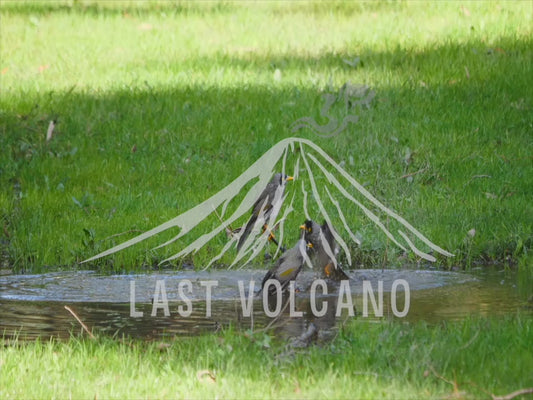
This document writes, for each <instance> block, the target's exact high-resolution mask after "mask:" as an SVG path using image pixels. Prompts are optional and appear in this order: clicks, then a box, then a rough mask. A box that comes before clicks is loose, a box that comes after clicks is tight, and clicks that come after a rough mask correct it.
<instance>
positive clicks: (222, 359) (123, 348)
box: [0, 316, 533, 399]
mask: <svg viewBox="0 0 533 400" xmlns="http://www.w3.org/2000/svg"><path fill="white" fill-rule="evenodd" d="M532 341H533V319H531V318H527V317H519V316H510V317H507V318H505V319H504V320H503V321H502V320H498V319H492V320H491V319H488V320H487V319H469V320H464V321H461V322H449V323H443V324H439V325H427V324H424V323H417V324H414V325H410V324H400V323H388V322H385V323H369V322H366V321H354V322H353V323H352V324H350V325H349V326H347V327H345V328H344V329H343V330H342V331H341V333H340V334H339V335H338V336H337V337H336V339H335V340H334V341H333V342H331V343H328V344H323V345H322V346H311V347H310V348H307V349H291V348H290V347H286V344H285V343H283V342H280V341H278V340H275V339H273V340H271V339H270V337H269V336H266V335H265V334H255V335H253V336H249V335H246V334H242V333H241V334H239V333H236V332H234V331H232V330H231V329H230V330H227V331H223V332H222V333H220V334H218V335H209V336H201V337H195V338H176V339H175V340H173V341H170V342H142V341H135V340H129V339H125V340H121V341H117V340H111V339H109V338H105V337H99V338H97V340H94V341H93V340H90V339H71V340H70V341H67V342H57V341H48V342H41V341H37V342H31V343H28V342H22V341H19V342H15V344H14V345H13V344H9V345H8V344H7V343H1V342H0V345H2V346H0V369H1V372H2V373H1V374H0V396H1V397H2V398H52V397H53V398H70V397H72V398H215V397H216V398H244V397H246V398H320V399H322V398H395V399H396V398H417V399H418V398H428V397H429V398H444V397H447V396H450V397H451V396H454V395H458V396H460V397H461V398H488V397H490V394H495V395H504V394H508V393H510V392H513V391H515V390H518V389H522V388H526V387H529V386H531V382H532V375H531V371H532V369H533V355H532V354H531V351H530V347H531V343H532ZM265 346H268V347H265ZM202 371H209V372H210V373H211V374H212V375H213V376H214V379H215V382H212V380H211V379H210V378H209V377H208V376H206V375H203V376H202V378H201V379H199V378H198V373H201V372H202ZM200 375H202V374H200ZM447 381H448V382H447ZM454 382H455V384H456V387H457V389H454V385H453V383H454Z"/></svg>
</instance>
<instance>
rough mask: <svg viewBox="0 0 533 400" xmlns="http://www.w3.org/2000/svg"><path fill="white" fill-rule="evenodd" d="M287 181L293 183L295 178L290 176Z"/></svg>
mask: <svg viewBox="0 0 533 400" xmlns="http://www.w3.org/2000/svg"><path fill="white" fill-rule="evenodd" d="M285 180H286V181H293V180H294V178H293V177H292V176H288V177H287V179H285Z"/></svg>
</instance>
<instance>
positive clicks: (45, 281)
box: [0, 270, 532, 339]
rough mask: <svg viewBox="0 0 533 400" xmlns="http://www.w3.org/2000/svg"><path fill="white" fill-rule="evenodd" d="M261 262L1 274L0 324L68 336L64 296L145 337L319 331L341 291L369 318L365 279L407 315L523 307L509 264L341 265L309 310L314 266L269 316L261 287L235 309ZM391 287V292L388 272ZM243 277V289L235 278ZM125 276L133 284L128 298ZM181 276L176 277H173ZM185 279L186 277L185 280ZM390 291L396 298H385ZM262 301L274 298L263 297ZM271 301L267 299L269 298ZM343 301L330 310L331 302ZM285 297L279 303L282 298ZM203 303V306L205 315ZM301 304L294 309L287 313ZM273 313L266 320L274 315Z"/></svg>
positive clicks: (329, 327) (387, 307) (13, 332)
mask: <svg viewBox="0 0 533 400" xmlns="http://www.w3.org/2000/svg"><path fill="white" fill-rule="evenodd" d="M265 272H266V271H264V270H253V271H246V270H237V271H213V272H195V271H170V272H168V273H165V272H160V273H154V274H138V275H99V274H97V273H95V272H92V271H77V272H54V273H48V274H40V275H4V276H0V333H3V335H4V337H6V338H11V337H14V336H19V337H20V338H25V339H33V338H36V337H52V336H55V337H60V338H68V337H69V336H70V332H74V333H77V332H81V327H80V325H79V324H78V322H77V321H76V320H75V319H74V318H73V316H72V315H71V314H70V313H69V312H68V311H67V310H66V309H65V308H64V306H69V307H70V308H71V309H72V310H73V311H74V312H75V313H76V314H77V315H78V316H79V318H80V319H81V320H82V321H83V322H84V323H85V324H86V325H87V326H88V327H90V328H92V329H93V330H95V331H98V332H102V333H105V334H109V335H119V336H121V335H128V336H132V337H139V338H145V339H152V338H160V337H164V336H166V335H171V336H174V335H182V336H190V335H196V334H200V333H203V332H212V331H216V330H217V329H220V327H222V326H227V325H228V324H230V323H231V324H233V325H235V326H237V327H239V328H242V329H249V328H251V327H253V328H254V329H261V328H263V327H265V326H267V325H269V324H272V328H273V329H274V332H275V333H276V334H277V335H279V336H281V337H288V336H297V335H300V334H301V333H302V332H303V331H304V330H305V328H306V326H307V325H308V324H309V322H313V323H314V324H315V325H316V326H317V327H318V331H319V335H322V336H323V337H324V338H326V339H327V337H328V336H331V335H333V334H334V332H335V329H336V326H337V324H338V323H339V322H340V321H343V320H344V319H346V318H350V315H349V311H348V310H349V309H350V307H349V304H348V302H349V299H351V300H352V302H353V305H354V308H355V310H356V312H355V318H371V319H375V320H378V319H380V317H377V316H376V315H375V312H374V308H373V307H372V302H371V300H370V298H369V301H368V302H367V303H368V311H369V315H368V316H366V317H365V316H363V315H362V311H363V309H364V307H363V299H364V297H366V296H364V293H363V287H364V283H363V282H365V281H366V282H367V283H366V284H369V285H370V286H371V288H372V290H373V292H374V296H375V299H376V303H377V304H379V301H378V287H379V286H378V285H379V282H382V285H383V317H381V318H395V319H403V320H406V321H418V320H425V321H427V322H429V323H434V322H438V321H441V320H455V319H461V318H465V317H467V316H469V315H484V316H488V315H501V314H506V313H515V312H517V311H520V312H526V313H531V303H530V302H529V303H528V298H529V297H530V296H531V294H532V293H531V290H529V293H525V294H524V293H520V290H518V288H517V281H518V280H517V278H516V274H512V273H509V272H498V271H492V272H487V271H482V272H481V271H480V272H478V273H474V274H466V273H457V272H443V271H433V270H384V271H382V270H355V271H350V272H349V274H348V275H349V276H350V282H349V287H344V288H343V291H342V293H344V294H346V293H349V297H348V294H346V295H339V294H340V288H339V285H338V284H329V285H328V286H327V290H328V293H329V294H327V295H324V294H322V288H319V289H318V290H317V296H316V301H315V302H313V304H316V307H315V310H313V309H312V307H311V299H310V291H309V287H310V286H311V283H312V282H313V281H314V280H315V278H316V276H315V273H314V272H312V271H311V272H310V271H304V272H302V273H301V274H300V275H299V277H298V280H297V282H296V288H297V289H299V291H297V292H296V293H295V296H294V302H293V303H291V304H289V305H288V306H287V307H286V308H285V309H283V310H282V312H281V315H280V316H279V317H278V318H276V319H275V320H274V318H271V317H268V316H267V314H266V311H265V306H266V305H264V304H263V299H262V296H260V295H256V296H251V298H252V300H253V312H252V313H251V315H250V316H245V315H243V303H244V305H246V304H247V303H246V301H247V300H249V297H248V294H249V285H250V281H252V280H254V281H255V285H256V290H257V286H258V285H260V282H261V280H262V278H263V276H264V274H265ZM399 280H403V282H404V283H403V284H399V285H398V286H396V289H397V290H396V292H395V296H391V290H392V288H393V285H394V282H397V283H398V282H401V281H399ZM157 281H164V290H165V293H166V297H167V299H168V311H169V313H170V315H169V316H164V308H163V307H162V306H160V307H159V308H158V309H157V315H156V316H154V317H152V316H151V313H152V310H153V308H154V305H153V302H152V301H153V299H154V296H155V292H156V286H157V283H156V282H157ZM186 281H188V282H190V289H191V291H188V287H187V286H185V287H184V289H185V290H184V294H185V296H187V297H188V298H189V299H190V300H191V314H190V315H188V316H182V315H180V312H179V307H180V306H181V307H183V308H184V309H185V310H186V309H187V308H186V306H187V304H186V303H185V302H184V301H183V298H182V297H180V291H179V285H180V282H186ZM210 281H214V282H216V286H215V287H212V288H211V293H212V295H211V302H210V304H208V303H207V302H206V285H208V283H207V282H210ZM239 281H242V285H243V290H244V295H243V296H242V299H241V292H240V289H239V284H238V282H239ZM132 282H133V285H134V286H133V287H134V290H135V295H134V296H133V299H134V301H135V304H134V305H133V308H132V305H131V299H132V296H131V294H132ZM182 284H183V285H185V283H182ZM187 284H188V283H187ZM406 285H407V286H408V289H409V308H408V311H407V314H406V315H405V316H404V317H402V318H400V317H398V316H397V315H398V312H402V311H406V308H405V301H406V296H405V295H406V293H405V286H406ZM392 297H394V298H395V299H397V305H396V308H393V307H394V305H393V304H392ZM156 300H157V301H156V303H157V304H156V305H158V304H159V302H160V301H161V300H162V292H161V290H159V294H158V295H157V296H156ZM323 302H326V304H327V310H326V312H325V314H324V315H322V316H317V315H318V314H319V313H318V312H317V310H316V309H318V311H321V308H322V306H323ZM268 303H269V305H270V307H269V308H268V309H269V310H270V311H274V310H275V303H273V302H268ZM270 303H272V304H270ZM339 303H341V305H343V304H346V307H342V309H341V310H340V311H341V312H340V315H337V307H338V306H339ZM284 304H285V303H284ZM208 308H210V313H211V316H208V314H209V313H208ZM291 308H293V312H302V314H303V315H302V316H301V317H295V316H294V314H292V316H291ZM132 310H133V311H135V312H142V313H143V316H142V317H132V316H131V313H132ZM273 320H274V321H273Z"/></svg>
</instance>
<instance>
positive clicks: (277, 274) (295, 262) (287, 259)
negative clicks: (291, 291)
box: [259, 234, 312, 294]
mask: <svg viewBox="0 0 533 400" xmlns="http://www.w3.org/2000/svg"><path fill="white" fill-rule="evenodd" d="M303 236H304V235H303V234H302V235H301V237H300V240H298V242H297V243H296V245H295V246H294V247H292V248H290V249H288V250H287V251H285V253H283V255H282V256H281V257H280V258H279V259H278V260H277V262H276V264H275V265H274V266H273V267H272V268H271V269H270V270H269V271H268V272H267V273H266V275H265V277H264V278H263V282H262V283H261V290H260V291H259V293H261V291H262V290H263V289H264V287H265V284H266V282H267V281H268V280H269V279H276V280H278V281H279V282H280V283H281V288H282V289H283V290H285V289H286V287H287V286H288V285H289V283H290V282H291V281H293V280H295V279H296V277H297V276H298V274H299V273H300V271H301V270H302V267H303V265H304V263H305V259H306V257H307V253H308V252H309V250H310V249H311V248H312V244H311V243H308V242H307V241H306V240H305V239H304V237H303ZM270 288H271V291H270V294H272V292H273V291H274V287H273V286H270Z"/></svg>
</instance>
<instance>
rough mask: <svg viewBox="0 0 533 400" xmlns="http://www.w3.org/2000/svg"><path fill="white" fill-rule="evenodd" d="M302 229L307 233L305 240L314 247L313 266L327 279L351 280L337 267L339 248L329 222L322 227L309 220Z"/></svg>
mask: <svg viewBox="0 0 533 400" xmlns="http://www.w3.org/2000/svg"><path fill="white" fill-rule="evenodd" d="M300 229H302V230H303V231H304V232H305V235H304V238H305V240H306V241H307V242H308V243H310V244H311V245H312V248H313V257H312V263H313V266H314V267H316V268H318V270H319V271H321V272H322V274H323V275H324V276H325V277H326V278H329V279H332V280H335V281H341V280H345V279H349V278H348V275H346V273H345V272H344V271H343V270H342V269H341V267H340V266H339V265H338V264H337V265H335V264H336V256H337V253H338V247H337V243H336V242H335V237H334V236H333V232H332V231H331V229H330V227H329V225H328V224H327V222H326V221H324V224H323V225H322V226H320V225H318V224H317V223H316V222H315V221H311V220H307V221H305V223H304V224H303V225H301V226H300Z"/></svg>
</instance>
